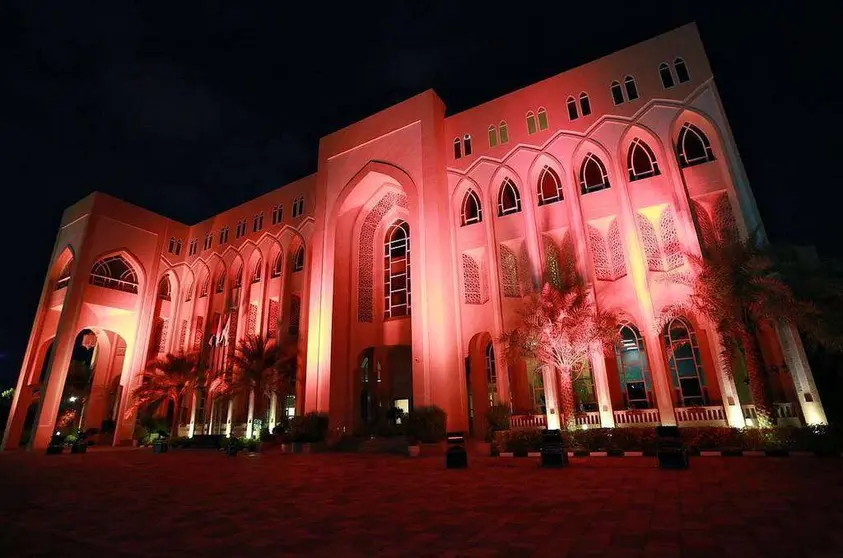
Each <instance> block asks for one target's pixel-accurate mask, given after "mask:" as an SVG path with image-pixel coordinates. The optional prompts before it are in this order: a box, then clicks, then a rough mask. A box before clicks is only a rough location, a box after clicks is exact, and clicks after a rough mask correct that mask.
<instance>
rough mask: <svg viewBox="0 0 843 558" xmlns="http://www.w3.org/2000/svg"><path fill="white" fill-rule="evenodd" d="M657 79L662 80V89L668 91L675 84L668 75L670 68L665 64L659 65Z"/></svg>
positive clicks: (669, 74) (671, 75)
mask: <svg viewBox="0 0 843 558" xmlns="http://www.w3.org/2000/svg"><path fill="white" fill-rule="evenodd" d="M659 77H661V78H662V87H664V88H665V89H670V88H671V87H673V86H674V85H675V84H674V83H673V74H672V73H670V66H668V65H667V64H659Z"/></svg>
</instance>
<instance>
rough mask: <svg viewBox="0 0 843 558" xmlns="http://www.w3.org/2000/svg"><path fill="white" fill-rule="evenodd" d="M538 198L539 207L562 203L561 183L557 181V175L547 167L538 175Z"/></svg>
mask: <svg viewBox="0 0 843 558" xmlns="http://www.w3.org/2000/svg"><path fill="white" fill-rule="evenodd" d="M538 197H539V205H547V204H549V203H553V202H558V201H562V181H561V180H559V175H558V174H556V172H555V171H554V170H553V169H552V168H550V167H549V166H547V165H545V166H544V167H543V168H542V172H541V174H539V183H538Z"/></svg>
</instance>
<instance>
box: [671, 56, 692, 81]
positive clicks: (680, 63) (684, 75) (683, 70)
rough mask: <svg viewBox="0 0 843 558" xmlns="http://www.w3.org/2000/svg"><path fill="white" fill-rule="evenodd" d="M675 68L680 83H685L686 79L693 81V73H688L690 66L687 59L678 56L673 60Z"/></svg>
mask: <svg viewBox="0 0 843 558" xmlns="http://www.w3.org/2000/svg"><path fill="white" fill-rule="evenodd" d="M673 69H674V70H675V71H676V79H677V80H678V81H679V83H685V82H686V81H691V75H690V74H689V73H688V66H687V65H685V61H684V60H682V59H681V58H677V59H676V60H674V61H673Z"/></svg>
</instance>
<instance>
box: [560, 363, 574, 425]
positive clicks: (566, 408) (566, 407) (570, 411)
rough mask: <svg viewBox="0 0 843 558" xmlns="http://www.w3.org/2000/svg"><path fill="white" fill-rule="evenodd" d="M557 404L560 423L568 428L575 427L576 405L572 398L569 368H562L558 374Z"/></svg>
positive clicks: (572, 390) (571, 380)
mask: <svg viewBox="0 0 843 558" xmlns="http://www.w3.org/2000/svg"><path fill="white" fill-rule="evenodd" d="M559 405H560V407H561V411H562V417H561V418H562V424H563V425H564V426H565V428H567V429H568V430H573V429H574V428H576V427H577V415H576V412H577V405H576V400H575V398H574V381H573V378H572V377H571V369H570V368H568V369H562V370H560V374H559Z"/></svg>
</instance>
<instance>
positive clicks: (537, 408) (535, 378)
mask: <svg viewBox="0 0 843 558" xmlns="http://www.w3.org/2000/svg"><path fill="white" fill-rule="evenodd" d="M527 382H528V383H529V384H530V399H531V402H532V403H533V412H534V413H536V414H537V415H543V414H545V413H546V412H547V401H546V399H545V393H544V374H543V373H542V367H541V366H539V365H538V363H537V362H536V361H535V360H533V359H529V360H527Z"/></svg>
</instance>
